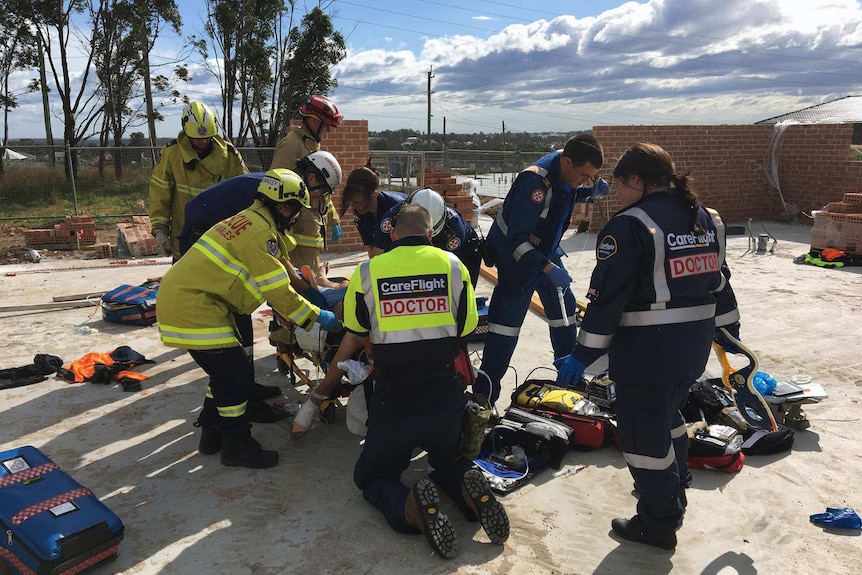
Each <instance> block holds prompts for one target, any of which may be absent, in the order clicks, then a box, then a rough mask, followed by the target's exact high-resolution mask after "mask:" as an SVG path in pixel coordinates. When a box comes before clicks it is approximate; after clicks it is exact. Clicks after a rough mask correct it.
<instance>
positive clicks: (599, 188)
mask: <svg viewBox="0 0 862 575" xmlns="http://www.w3.org/2000/svg"><path fill="white" fill-rule="evenodd" d="M609 195H611V187H610V186H609V185H608V183H607V182H606V181H605V179H604V178H599V179H598V180H596V183H595V184H593V197H594V198H600V197H602V196H609Z"/></svg>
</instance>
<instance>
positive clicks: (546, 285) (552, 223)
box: [476, 152, 593, 403]
mask: <svg viewBox="0 0 862 575" xmlns="http://www.w3.org/2000/svg"><path fill="white" fill-rule="evenodd" d="M561 157H562V154H561V153H560V152H553V153H550V154H548V155H546V156H543V157H542V158H540V159H539V160H538V161H536V163H534V164H533V165H532V166H530V167H528V168H527V169H525V170H524V171H522V172H521V173H520V174H519V175H518V177H517V178H516V179H515V182H514V183H513V184H512V188H511V189H510V190H509V193H508V194H507V195H506V200H505V201H504V202H503V207H502V209H501V210H500V211H499V212H497V217H496V219H495V220H494V224H493V225H492V226H491V231H490V232H489V233H488V242H489V244H490V246H491V248H492V249H493V251H494V253H495V255H496V260H497V271H498V282H497V286H496V287H495V288H494V293H493V295H492V296H491V304H490V307H489V309H488V335H487V336H485V352H484V355H483V357H482V368H481V369H482V372H484V373H485V374H486V375H487V376H488V378H489V379H490V383H491V389H490V390H486V389H483V388H482V384H483V383H485V381H484V378H479V384H480V385H479V386H478V387H477V388H476V389H477V391H479V392H480V393H484V394H486V395H488V397H490V398H491V401H492V403H493V402H494V401H496V400H497V398H498V397H499V395H500V380H501V379H502V377H503V374H504V373H505V372H506V369H508V367H509V361H510V360H511V359H512V354H513V353H514V351H515V346H516V345H517V343H518V336H519V334H520V331H521V324H523V323H524V316H525V315H526V314H527V309H529V306H530V299H531V298H532V297H533V291H536V292H538V294H539V297H540V298H541V300H542V305H543V306H544V307H545V316H546V317H547V319H548V325H549V326H550V337H551V345H552V346H553V349H554V357H555V358H557V357H561V356H564V355H567V354H568V353H570V352H571V350H572V347H573V346H574V344H575V336H576V334H577V327H575V312H576V309H577V308H576V302H575V297H574V295H572V292H571V290H566V293H565V295H564V302H565V313H566V317H567V321H568V324H569V325H568V326H566V321H565V320H564V319H563V313H562V310H561V309H560V303H559V297H558V295H557V290H556V288H555V287H554V285H553V284H552V283H551V282H549V281H548V280H547V278H546V276H545V274H544V273H543V271H542V270H543V268H544V267H545V266H546V265H548V263H549V262H553V263H555V264H556V265H558V266H559V267H561V268H562V267H564V266H563V264H562V262H561V261H560V254H561V252H560V251H559V245H560V238H562V237H563V233H564V232H565V231H566V230H567V229H568V227H569V223H570V222H571V219H572V211H573V210H574V205H575V203H576V202H586V201H587V200H588V199H589V198H591V197H592V194H593V188H577V189H576V190H573V189H572V187H571V186H569V185H568V184H566V183H564V182H563V181H562V179H560V158H561Z"/></svg>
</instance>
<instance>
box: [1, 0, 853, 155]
mask: <svg viewBox="0 0 862 575" xmlns="http://www.w3.org/2000/svg"><path fill="white" fill-rule="evenodd" d="M178 4H180V5H181V10H182V13H183V19H184V29H183V35H184V36H188V35H191V34H200V33H201V30H202V17H201V16H200V14H201V13H202V11H205V8H204V6H205V3H204V1H203V0H191V1H189V0H181V1H178ZM313 5H315V4H314V3H311V2H310V3H308V6H313ZM526 5H528V6H529V8H527V7H525V6H526ZM297 6H298V9H300V10H302V9H303V8H304V6H305V5H303V3H302V0H299V1H298V2H297ZM324 6H325V7H326V8H327V11H329V12H330V13H332V14H333V15H334V18H333V22H334V24H335V26H336V28H337V29H338V30H340V31H341V32H342V34H344V36H345V38H346V41H347V47H348V56H347V58H346V59H345V60H344V61H342V62H341V63H339V64H338V65H337V66H336V67H335V68H334V70H333V74H334V75H335V77H336V78H337V79H338V82H339V86H338V88H337V89H336V90H335V91H334V92H333V93H332V94H331V96H332V97H333V99H334V100H335V101H336V103H337V104H338V106H339V108H340V109H341V111H342V112H343V113H344V114H345V116H346V117H347V118H354V119H357V118H358V119H367V120H368V122H369V129H371V130H372V131H374V130H384V129H397V128H411V129H416V130H419V131H421V132H423V133H424V132H425V130H426V113H427V73H428V71H429V70H430V69H432V67H433V73H434V78H433V79H432V90H433V91H434V93H433V95H432V114H433V118H432V130H433V131H436V132H440V131H442V130H443V119H444V118H445V119H446V130H447V132H449V133H459V132H460V133H463V132H478V131H484V132H499V131H500V130H501V129H502V123H503V122H505V124H506V130H507V131H517V132H523V131H530V132H538V131H571V130H582V129H588V128H590V127H592V126H594V125H627V124H735V123H741V124H746V123H752V122H755V121H757V120H761V119H765V118H769V117H771V116H775V115H779V114H782V113H786V112H789V111H792V110H796V109H799V108H803V107H806V106H811V105H814V104H818V103H821V102H824V101H828V100H831V99H835V98H839V97H843V96H847V95H850V94H860V93H862V6H860V2H859V1H857V0H723V1H722V2H718V1H716V0H650V1H639V2H626V3H622V2H614V1H604V0H602V1H590V2H585V1H580V0H569V1H565V2H563V1H551V0H532V1H530V2H529V3H525V2H523V1H519V0H499V1H492V0H403V1H401V2H395V1H392V0H349V1H348V0H334V1H331V2H329V3H328V4H327V3H324ZM180 45H181V42H180V41H179V39H178V38H168V37H165V38H164V39H163V40H162V41H161V42H160V44H159V45H158V50H159V53H158V55H157V56H158V58H161V59H163V60H165V61H167V60H170V59H173V58H176V56H177V54H178V52H179V50H180ZM187 63H188V64H189V66H190V68H191V70H192V73H193V75H194V81H193V82H192V83H191V84H190V85H187V86H181V90H183V91H184V92H185V93H186V94H188V95H189V97H191V98H193V99H203V100H205V101H207V102H209V103H214V104H217V103H218V102H219V101H220V100H219V97H218V86H217V83H216V81H215V78H214V77H213V76H212V75H211V73H210V72H209V71H207V69H206V67H205V66H203V64H202V63H201V62H200V61H199V59H198V58H197V57H192V58H190V59H189V60H188V62H187ZM210 65H218V62H210ZM31 77H32V73H27V74H20V75H18V76H17V77H16V80H17V81H18V82H19V84H21V85H24V84H26V83H27V81H29V78H31ZM55 107H56V104H55ZM179 109H180V107H179V106H167V107H165V108H163V109H162V113H163V114H164V116H165V118H166V121H165V122H162V123H160V124H159V127H158V133H159V136H172V135H174V134H176V132H177V131H178V129H179V119H178V114H179ZM40 114H41V106H40V103H39V99H38V97H35V96H26V97H23V98H22V106H21V108H20V109H19V110H16V111H15V112H14V113H13V117H12V119H11V127H10V136H11V137H12V138H19V137H42V135H43V134H42V131H41V130H40V126H41V119H40V118H41V115H40ZM54 131H55V134H57V133H60V130H59V126H58V125H57V124H56V123H55V130H54Z"/></svg>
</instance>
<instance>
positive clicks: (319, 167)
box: [296, 152, 341, 192]
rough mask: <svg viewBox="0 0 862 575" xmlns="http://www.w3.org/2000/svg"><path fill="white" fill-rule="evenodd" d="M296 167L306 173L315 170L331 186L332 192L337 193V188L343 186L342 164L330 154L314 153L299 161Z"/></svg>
mask: <svg viewBox="0 0 862 575" xmlns="http://www.w3.org/2000/svg"><path fill="white" fill-rule="evenodd" d="M296 166H297V168H299V169H301V170H303V171H305V172H306V173H307V172H308V171H310V170H311V169H314V171H316V172H317V173H318V174H320V175H321V176H323V180H324V181H325V182H326V184H327V185H328V186H329V188H330V192H333V191H335V188H337V187H338V186H339V184H341V164H339V163H338V160H336V159H335V156H333V155H332V154H330V153H329V152H312V153H310V154H308V155H307V156H305V157H304V158H300V159H299V160H297V161H296Z"/></svg>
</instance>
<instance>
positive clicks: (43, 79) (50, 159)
mask: <svg viewBox="0 0 862 575" xmlns="http://www.w3.org/2000/svg"><path fill="white" fill-rule="evenodd" d="M36 47H37V49H38V50H39V82H40V84H41V88H42V111H43V112H44V114H45V143H46V144H48V146H49V148H48V165H49V166H51V167H52V168H53V167H54V166H55V165H56V164H55V162H56V160H55V159H54V134H53V133H52V132H51V110H50V107H49V106H48V83H47V82H48V80H47V79H46V77H45V54H43V53H42V34H41V33H39V32H38V31H37V32H36Z"/></svg>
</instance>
